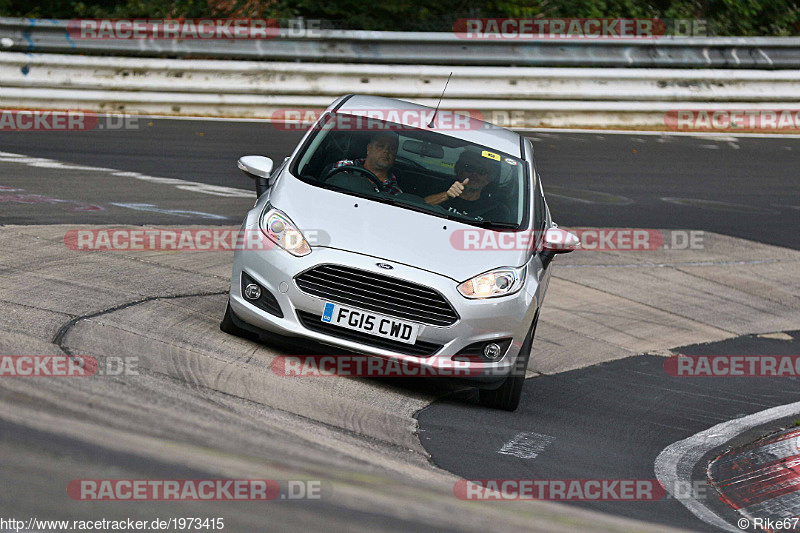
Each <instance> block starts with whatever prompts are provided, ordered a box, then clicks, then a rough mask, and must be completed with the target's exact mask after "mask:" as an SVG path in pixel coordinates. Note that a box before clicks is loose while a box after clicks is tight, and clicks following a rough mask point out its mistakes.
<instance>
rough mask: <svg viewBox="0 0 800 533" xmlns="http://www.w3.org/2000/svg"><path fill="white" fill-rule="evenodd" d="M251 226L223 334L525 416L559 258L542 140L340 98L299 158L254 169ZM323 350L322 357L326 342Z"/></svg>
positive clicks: (459, 118)
mask: <svg viewBox="0 0 800 533" xmlns="http://www.w3.org/2000/svg"><path fill="white" fill-rule="evenodd" d="M239 168H240V169H242V170H243V171H244V172H245V173H246V174H247V175H249V176H250V177H252V178H254V179H255V181H256V191H257V195H258V200H257V201H256V204H255V206H254V207H253V208H252V209H251V210H250V211H249V212H248V213H247V216H246V218H245V220H244V223H243V225H242V230H243V232H244V233H245V234H258V235H259V236H262V237H265V238H266V239H267V240H268V241H269V242H271V243H274V246H273V247H267V248H269V249H266V248H265V249H254V247H247V246H245V247H241V249H237V251H236V254H235V258H234V263H233V274H232V276H231V288H230V297H229V301H228V307H227V309H226V311H225V316H224V318H223V320H222V323H221V325H220V328H221V329H222V330H223V331H225V332H227V333H231V334H236V335H252V334H258V335H259V336H260V337H261V338H267V339H269V338H280V339H284V340H286V339H294V340H295V341H298V340H299V341H302V342H304V343H306V344H307V343H308V341H314V342H315V343H318V344H322V345H325V346H328V347H334V348H336V349H337V353H340V352H341V351H342V350H343V351H345V352H347V353H356V354H368V355H370V356H374V357H378V358H382V359H384V360H386V359H389V360H391V359H396V360H401V361H403V362H404V363H408V362H409V361H413V363H414V364H415V365H417V366H418V367H420V368H423V369H425V368H428V369H430V370H431V374H435V373H436V369H441V368H443V366H446V364H447V363H452V362H454V361H455V362H459V364H460V365H462V366H463V365H466V366H467V367H468V368H469V372H468V379H469V380H470V383H472V384H474V385H475V386H477V387H478V388H479V389H480V401H481V403H482V404H483V405H486V406H490V407H496V408H501V409H506V410H514V409H516V407H517V405H518V404H519V400H520V396H521V393H522V386H523V383H524V381H525V370H526V368H527V365H528V360H529V358H530V353H531V346H532V343H533V337H534V332H535V330H536V323H537V321H538V317H539V311H540V309H541V306H542V301H543V299H544V295H545V291H546V289H547V285H548V282H549V279H550V272H551V270H552V269H551V268H548V266H549V264H550V262H551V260H552V259H553V256H554V254H556V253H561V252H568V251H571V250H573V249H575V248H576V247H577V246H578V244H577V242H578V240H577V237H575V236H574V235H573V234H571V233H568V232H566V231H564V230H561V229H558V228H557V227H556V225H555V224H554V223H553V222H552V220H551V217H550V212H549V209H548V207H547V203H546V201H545V198H544V194H543V191H542V184H541V182H540V179H539V175H538V173H537V171H536V166H535V163H534V155H533V146H532V144H531V142H530V141H529V140H528V139H526V138H525V137H522V136H520V135H518V134H517V133H514V132H511V131H509V130H506V129H504V128H500V127H497V126H494V125H492V124H489V123H486V122H483V121H480V120H478V119H476V118H475V117H472V116H469V115H465V114H458V113H452V112H445V111H443V110H442V111H439V110H435V109H432V108H428V107H423V106H418V105H415V104H411V103H408V102H403V101H400V100H394V99H389V98H381V97H372V96H353V95H350V96H344V97H341V98H339V99H338V100H336V101H335V102H334V103H333V104H331V106H330V107H328V109H327V110H326V111H325V113H323V114H322V115H321V116H320V117H319V119H318V120H317V121H316V123H315V124H314V125H313V126H312V127H311V128H309V129H308V131H307V133H306V134H305V136H304V137H303V139H302V141H301V142H300V144H299V145H298V146H297V148H296V149H295V151H294V153H292V155H291V156H289V157H287V158H286V159H285V160H284V161H283V162H282V163H281V164H280V166H279V167H278V168H277V169H275V170H273V163H272V161H271V160H270V159H268V158H266V157H260V156H246V157H242V158H241V159H240V160H239ZM318 344H316V345H318Z"/></svg>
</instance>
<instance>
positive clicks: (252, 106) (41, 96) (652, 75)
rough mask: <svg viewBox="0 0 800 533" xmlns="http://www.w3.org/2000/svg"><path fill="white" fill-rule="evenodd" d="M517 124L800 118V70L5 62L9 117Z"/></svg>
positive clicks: (2, 87) (3, 94) (1, 70)
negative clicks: (362, 105)
mask: <svg viewBox="0 0 800 533" xmlns="http://www.w3.org/2000/svg"><path fill="white" fill-rule="evenodd" d="M450 71H452V72H453V77H452V80H451V81H450V84H449V86H448V88H447V93H446V94H445V98H444V100H443V101H442V106H443V108H446V109H461V110H471V111H477V112H479V113H482V114H483V116H484V117H485V119H486V120H488V121H490V122H494V123H496V124H499V125H504V126H512V127H537V126H550V127H578V126H580V127H645V128H659V127H660V128H664V125H665V122H664V116H665V114H666V113H667V112H668V111H671V110H677V109H785V108H794V109H800V71H784V70H776V71H765V70H729V69H611V68H609V69H603V68H595V69H576V68H536V67H528V68H514V67H465V66H455V67H448V68H446V69H444V68H442V67H437V66H426V65H421V66H405V65H404V66H397V65H360V64H330V63H286V62H256V61H221V60H191V59H152V58H130V57H101V56H78V55H65V54H26V53H15V52H6V53H2V54H0V102H2V105H3V107H6V108H13V107H17V108H39V109H85V110H94V111H105V112H127V113H142V114H166V115H199V116H228V117H251V118H270V117H271V116H272V114H273V113H274V112H276V111H280V110H285V109H296V108H316V109H321V108H325V107H326V106H327V105H328V104H330V102H331V101H333V100H334V99H335V98H336V97H338V96H340V95H342V94H347V93H360V94H372V95H381V96H389V97H397V98H401V99H404V100H411V101H414V102H418V103H421V104H425V105H435V104H436V101H437V100H438V97H439V95H440V93H441V91H442V89H443V88H444V84H445V81H446V78H447V75H448V74H449V73H450Z"/></svg>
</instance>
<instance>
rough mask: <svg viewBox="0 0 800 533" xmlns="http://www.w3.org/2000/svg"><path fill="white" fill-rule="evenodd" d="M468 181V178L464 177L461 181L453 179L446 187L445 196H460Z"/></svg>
mask: <svg viewBox="0 0 800 533" xmlns="http://www.w3.org/2000/svg"><path fill="white" fill-rule="evenodd" d="M467 182H469V178H467V179H465V180H464V181H462V182H459V181H454V182H453V184H452V185H451V186H450V188H449V189H447V197H448V198H456V197H458V196H461V193H463V192H464V186H465V185H466V184H467Z"/></svg>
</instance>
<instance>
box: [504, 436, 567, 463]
mask: <svg viewBox="0 0 800 533" xmlns="http://www.w3.org/2000/svg"><path fill="white" fill-rule="evenodd" d="M554 440H556V439H555V437H551V436H550V435H542V434H541V433H533V432H532V431H527V432H522V433H517V434H516V435H514V437H513V438H512V439H511V440H510V441H508V442H506V443H505V444H503V447H502V448H500V449H499V450H498V451H497V453H502V454H503V455H513V456H515V457H519V458H521V459H535V458H536V457H538V456H539V454H540V453H542V452H543V451H544V449H545V448H547V447H548V446H550V444H552V442H553V441H554Z"/></svg>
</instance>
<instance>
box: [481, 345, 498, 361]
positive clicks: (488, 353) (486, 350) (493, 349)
mask: <svg viewBox="0 0 800 533" xmlns="http://www.w3.org/2000/svg"><path fill="white" fill-rule="evenodd" d="M502 354H503V350H502V348H500V345H499V344H497V343H494V342H490V343H489V344H487V345H486V346H484V347H483V355H484V357H486V359H497V358H498V357H500V356H501V355H502Z"/></svg>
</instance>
